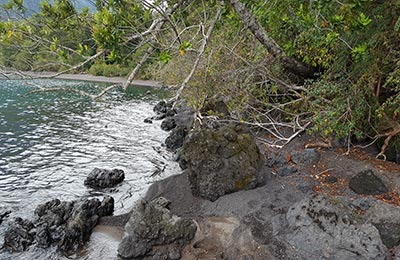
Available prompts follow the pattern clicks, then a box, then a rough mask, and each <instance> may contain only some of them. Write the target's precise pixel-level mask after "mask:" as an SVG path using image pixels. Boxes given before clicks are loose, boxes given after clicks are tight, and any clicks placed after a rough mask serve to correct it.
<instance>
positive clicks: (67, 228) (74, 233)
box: [4, 197, 114, 253]
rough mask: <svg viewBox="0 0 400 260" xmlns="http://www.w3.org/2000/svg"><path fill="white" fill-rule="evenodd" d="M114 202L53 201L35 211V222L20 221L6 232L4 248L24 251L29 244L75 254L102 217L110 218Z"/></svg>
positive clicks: (106, 199) (94, 200)
mask: <svg viewBox="0 0 400 260" xmlns="http://www.w3.org/2000/svg"><path fill="white" fill-rule="evenodd" d="M113 210H114V200H113V198H111V197H105V198H104V200H103V201H101V202H100V201H99V200H98V199H86V200H82V201H72V202H66V201H60V200H58V199H54V200H51V201H49V202H46V203H44V204H41V205H39V206H38V207H37V208H36V209H35V220H33V221H29V220H22V219H20V218H17V219H16V220H15V221H14V222H13V223H11V225H10V227H9V228H8V229H7V230H6V232H5V238H4V248H5V249H6V250H8V251H12V252H14V251H24V250H26V249H27V248H28V247H29V246H30V245H32V244H34V243H35V244H36V245H37V246H38V247H41V248H47V247H50V246H53V245H54V246H57V248H58V249H59V250H61V251H62V252H66V253H69V252H76V250H77V249H78V247H79V246H81V245H83V244H84V243H85V242H87V241H88V240H89V237H90V234H91V233H92V229H93V228H94V227H95V225H96V224H97V222H98V220H99V218H100V217H102V216H108V215H111V214H112V212H113Z"/></svg>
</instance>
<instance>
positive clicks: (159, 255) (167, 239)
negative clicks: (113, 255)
mask: <svg viewBox="0 0 400 260" xmlns="http://www.w3.org/2000/svg"><path fill="white" fill-rule="evenodd" d="M168 204H169V201H168V200H166V199H165V198H163V197H158V198H156V199H154V200H152V201H150V202H148V203H147V202H143V201H142V202H139V203H138V205H137V206H136V208H135V209H134V210H133V212H132V215H131V217H130V219H129V221H128V223H127V225H126V227H125V231H126V232H127V235H126V236H125V237H124V238H123V240H122V242H121V243H120V245H119V247H118V256H119V257H120V258H121V259H137V260H139V259H149V260H150V259H154V260H156V259H157V260H158V259H179V258H180V251H181V249H182V248H183V246H185V245H186V244H188V243H190V241H191V240H192V239H193V237H194V235H195V233H196V225H195V223H194V222H193V221H191V220H188V219H183V218H180V217H178V216H176V215H174V214H172V213H171V212H170V211H169V210H168V208H167V207H168Z"/></svg>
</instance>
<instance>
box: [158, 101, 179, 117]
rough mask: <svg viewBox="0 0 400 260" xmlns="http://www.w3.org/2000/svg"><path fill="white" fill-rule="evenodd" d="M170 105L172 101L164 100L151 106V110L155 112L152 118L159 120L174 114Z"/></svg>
mask: <svg viewBox="0 0 400 260" xmlns="http://www.w3.org/2000/svg"><path fill="white" fill-rule="evenodd" d="M172 106H173V102H165V101H160V102H158V103H157V104H156V105H155V106H154V108H153V111H154V112H155V113H156V114H157V115H156V116H155V117H154V119H155V120H161V119H164V118H166V117H172V116H174V115H175V113H176V111H175V109H173V108H172Z"/></svg>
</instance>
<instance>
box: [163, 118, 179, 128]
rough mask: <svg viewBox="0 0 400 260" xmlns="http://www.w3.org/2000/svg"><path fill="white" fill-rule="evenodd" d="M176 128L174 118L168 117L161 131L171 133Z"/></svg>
mask: <svg viewBox="0 0 400 260" xmlns="http://www.w3.org/2000/svg"><path fill="white" fill-rule="evenodd" d="M175 127H176V123H175V119H174V118H173V117H167V118H166V119H165V120H164V121H162V123H161V129H162V130H164V131H170V130H172V129H174V128H175Z"/></svg>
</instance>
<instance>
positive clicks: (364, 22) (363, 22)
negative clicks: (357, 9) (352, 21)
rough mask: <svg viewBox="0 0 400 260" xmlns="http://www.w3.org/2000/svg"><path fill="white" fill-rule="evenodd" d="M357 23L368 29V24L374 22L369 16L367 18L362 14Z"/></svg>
mask: <svg viewBox="0 0 400 260" xmlns="http://www.w3.org/2000/svg"><path fill="white" fill-rule="evenodd" d="M357 22H358V23H359V24H360V25H362V26H364V27H366V26H367V25H368V24H370V23H371V22H372V20H371V19H369V17H368V16H366V15H365V14H364V13H360V15H359V16H358V17H357Z"/></svg>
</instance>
